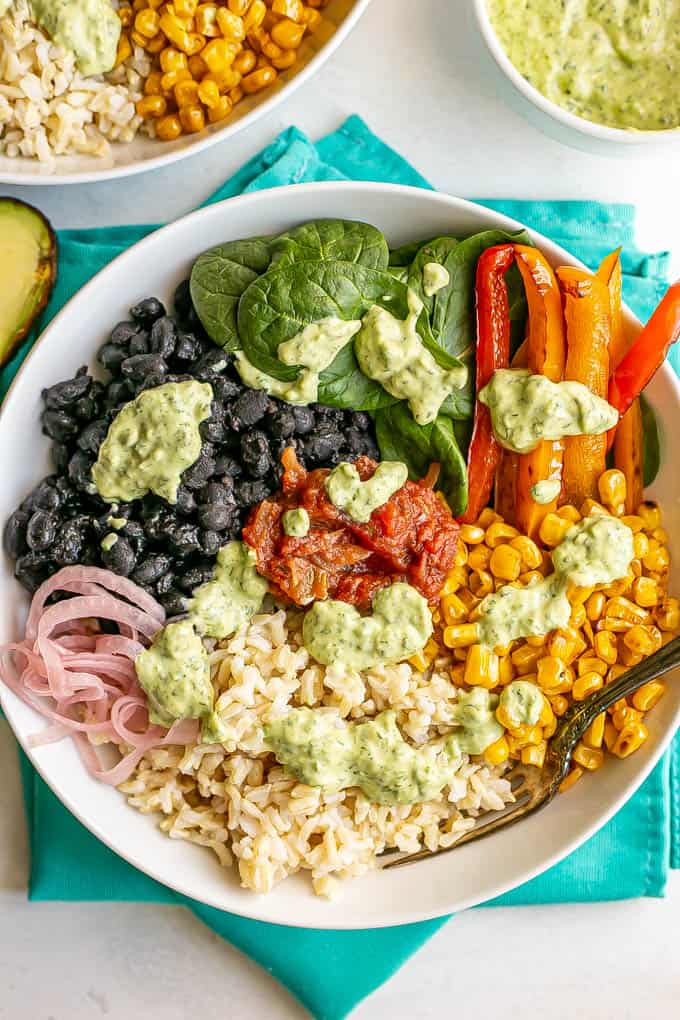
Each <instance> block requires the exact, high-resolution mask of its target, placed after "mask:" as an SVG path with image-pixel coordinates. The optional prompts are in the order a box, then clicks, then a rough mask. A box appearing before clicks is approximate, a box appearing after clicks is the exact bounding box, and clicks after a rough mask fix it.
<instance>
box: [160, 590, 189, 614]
mask: <svg viewBox="0 0 680 1020" xmlns="http://www.w3.org/2000/svg"><path fill="white" fill-rule="evenodd" d="M160 602H161V605H162V606H163V608H164V609H165V612H166V613H167V615H168V616H169V617H172V616H180V615H181V614H182V613H184V612H186V607H187V600H186V598H185V596H184V595H182V593H181V591H177V589H176V588H171V589H170V591H168V592H166V593H165V594H164V595H161V596H160Z"/></svg>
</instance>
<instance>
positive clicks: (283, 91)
mask: <svg viewBox="0 0 680 1020" xmlns="http://www.w3.org/2000/svg"><path fill="white" fill-rule="evenodd" d="M369 3H370V0H330V3H329V4H328V6H327V7H325V8H324V9H323V11H322V12H321V13H322V14H323V21H322V23H321V25H320V26H319V29H318V30H317V31H316V32H314V33H313V34H311V35H309V36H306V37H305V39H304V40H303V43H302V45H301V46H300V49H299V51H298V60H297V63H296V64H295V67H293V68H291V69H290V70H289V71H283V72H282V73H281V74H280V75H279V78H278V81H277V82H276V84H275V85H274V86H273V87H272V88H270V89H265V90H264V91H263V92H259V93H257V94H256V95H253V96H248V97H247V98H245V99H243V100H242V101H241V102H240V103H238V104H237V106H236V107H235V108H234V111H233V113H232V114H231V115H230V116H229V117H227V119H226V120H224V121H221V122H220V123H219V124H213V125H210V126H208V127H207V128H206V129H205V130H204V131H201V132H200V133H199V134H195V135H183V136H182V137H181V138H178V139H177V141H175V142H162V141H159V140H158V139H156V138H147V137H145V136H143V135H138V136H137V138H135V139H134V141H132V142H126V143H121V144H118V143H112V144H111V155H110V156H107V157H101V158H99V157H94V156H79V155H75V156H58V157H57V160H56V169H54V170H53V169H52V168H51V167H47V166H46V165H45V164H41V163H39V162H38V160H37V159H29V158H27V157H24V156H18V157H16V158H10V157H9V156H2V155H0V184H30V185H40V184H84V183H87V182H90V181H109V180H112V179H113V178H117V177H127V176H129V175H131V174H138V173H142V172H143V171H145V170H155V169H157V168H158V167H162V166H167V165H168V164H169V163H175V162H177V160H180V159H185V158H186V157H187V156H193V155H196V154H197V153H199V152H202V151H203V150H204V149H207V148H209V147H210V146H211V145H215V144H217V142H226V140H227V139H228V138H232V137H233V136H234V135H235V134H237V132H239V131H242V130H243V129H244V128H247V127H249V126H250V125H251V124H254V123H255V121H256V120H258V119H259V118H260V117H263V116H264V115H265V114H266V113H269V112H270V111H271V110H273V109H274V107H275V106H278V104H279V103H281V102H282V101H283V100H284V99H285V98H286V97H287V96H289V95H291V94H292V93H293V92H294V91H295V89H297V88H299V87H300V85H302V84H303V83H304V82H306V81H307V80H308V79H309V78H311V76H312V75H313V74H315V73H316V72H317V71H318V70H319V68H320V67H321V66H322V64H324V63H325V62H326V61H327V60H328V58H329V57H330V56H331V54H332V53H334V51H335V50H336V49H337V48H338V46H339V45H340V43H341V42H342V41H343V40H344V39H345V38H346V37H347V36H348V35H349V33H350V32H351V31H352V29H353V28H354V26H355V25H356V23H357V21H358V20H359V18H360V17H361V15H362V14H363V13H364V11H365V10H366V8H367V7H368V5H369Z"/></svg>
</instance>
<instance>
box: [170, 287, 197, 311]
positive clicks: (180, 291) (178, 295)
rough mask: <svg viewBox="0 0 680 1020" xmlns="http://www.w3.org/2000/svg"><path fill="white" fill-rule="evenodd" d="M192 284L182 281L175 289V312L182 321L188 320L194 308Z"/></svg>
mask: <svg viewBox="0 0 680 1020" xmlns="http://www.w3.org/2000/svg"><path fill="white" fill-rule="evenodd" d="M190 284H191V281H190V280H182V282H181V283H179V284H178V285H177V287H176V288H175V293H174V296H173V299H172V303H173V305H174V308H175V311H176V312H177V314H178V315H179V316H180V318H182V319H184V318H186V316H187V315H188V314H189V312H190V311H191V309H192V308H193V304H192V301H191V289H190Z"/></svg>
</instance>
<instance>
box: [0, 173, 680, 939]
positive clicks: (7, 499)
mask: <svg viewBox="0 0 680 1020" xmlns="http://www.w3.org/2000/svg"><path fill="white" fill-rule="evenodd" d="M327 216H330V217H336V216H337V217H351V218H354V219H359V220H366V221H368V222H370V223H374V224H376V225H377V226H379V227H380V228H381V229H382V230H383V231H384V232H385V234H386V236H387V238H388V240H389V241H390V243H391V244H393V245H396V244H402V243H403V242H405V241H409V240H415V239H418V238H422V237H433V236H435V235H437V234H442V233H453V234H457V235H459V236H462V235H467V234H471V233H473V232H476V231H479V230H485V229H489V228H493V227H500V228H504V229H506V230H514V229H518V227H519V224H517V223H516V222H514V221H512V220H509V219H507V218H506V217H504V216H500V215H499V214H498V213H495V212H492V211H490V210H488V209H484V208H482V207H481V206H478V205H474V204H472V203H470V202H464V201H462V200H460V199H456V198H450V197H448V196H446V195H439V194H435V193H433V192H430V191H424V190H419V189H416V188H405V187H398V186H390V185H383V184H361V183H329V184H306V185H298V186H296V187H288V188H277V189H276V190H272V191H262V192H258V193H256V194H252V195H247V196H245V197H242V198H235V199H231V200H230V201H227V202H223V203H221V204H218V205H213V206H210V207H208V208H206V209H202V210H200V211H199V212H196V213H193V214H192V215H191V216H187V217H186V218H185V219H182V220H179V221H178V222H176V223H173V224H171V225H170V226H168V227H165V228H164V229H162V230H159V231H158V232H157V233H155V234H152V235H151V236H150V237H148V238H146V239H145V240H143V241H141V242H140V243H139V244H137V245H135V246H134V247H133V248H131V249H130V250H129V251H128V252H126V253H125V254H123V255H121V256H120V257H119V258H117V259H116V260H115V261H114V262H113V263H111V265H109V266H107V268H106V269H104V270H102V272H101V273H99V274H98V276H96V277H95V278H94V279H93V280H92V281H91V282H90V283H89V284H87V286H85V287H84V288H83V289H82V290H81V291H80V292H79V293H78V294H77V295H76V297H74V298H73V299H72V300H71V301H70V302H69V304H68V305H67V306H66V307H65V308H64V309H63V311H62V312H61V313H60V314H59V315H58V316H57V317H56V318H55V319H54V321H53V322H52V323H51V325H50V326H49V327H48V328H47V329H46V330H45V332H44V334H43V336H42V337H41V339H40V341H39V343H38V344H37V345H36V346H35V347H34V349H33V351H32V352H31V354H30V356H29V358H28V359H27V361H26V363H25V364H24V366H23V368H22V370H21V372H20V373H19V375H18V377H17V379H16V381H15V382H14V385H13V386H12V388H11V390H10V393H9V395H8V397H7V399H6V401H5V403H4V405H3V408H2V411H1V412H0V464H2V477H3V482H2V486H0V522H4V520H5V519H6V517H7V515H8V514H9V513H10V512H11V511H12V510H13V509H14V507H15V506H16V505H17V504H18V503H19V502H20V500H22V499H23V498H24V496H25V495H26V493H27V492H28V491H29V490H30V489H31V488H32V487H33V486H34V485H35V483H36V481H37V480H38V479H39V478H40V477H42V475H43V474H45V473H47V471H48V470H49V467H48V441H47V440H46V439H45V437H44V436H43V435H42V434H41V431H40V421H39V415H40V403H41V402H40V391H41V389H42V388H43V387H45V386H48V385H50V384H51V383H54V382H56V381H57V380H60V379H64V378H66V377H68V376H69V375H70V374H72V373H73V372H74V371H75V370H76V369H77V368H78V367H79V366H80V365H82V364H84V363H85V362H90V363H92V362H93V354H94V352H95V350H96V349H97V347H98V346H99V345H100V344H101V343H102V342H103V340H104V339H105V337H106V336H107V334H108V332H109V331H110V329H111V327H112V325H113V324H114V323H116V322H117V321H119V320H120V319H122V318H125V316H126V314H127V309H128V308H129V306H130V305H132V304H134V303H135V302H136V301H137V300H139V299H140V298H142V297H146V296H148V295H149V294H157V295H158V296H159V297H161V298H164V299H170V298H171V296H172V293H173V289H174V287H175V286H176V285H177V284H178V283H179V282H180V280H182V279H183V278H185V277H186V276H187V274H188V272H189V269H190V267H191V265H192V262H193V260H194V259H195V257H196V256H197V255H198V254H199V253H200V252H201V251H203V250H204V249H205V248H208V247H210V246H212V245H215V244H218V243H219V242H222V241H225V240H227V239H235V238H241V237H248V236H252V235H261V234H272V233H277V232H278V231H281V230H284V229H286V228H288V227H290V226H292V225H294V224H296V223H300V222H303V221H305V220H308V219H312V218H315V217H327ZM534 236H535V239H536V242H537V243H538V245H539V246H540V247H541V249H542V250H543V251H544V252H545V253H546V255H547V256H548V258H549V259H550V260H551V262H553V263H554V264H571V265H578V264H579V263H578V262H576V260H575V259H574V258H572V257H571V256H570V255H569V254H568V253H567V252H566V251H563V250H562V249H561V248H558V247H557V245H555V244H553V243H552V242H551V241H548V240H547V239H545V238H542V237H540V236H538V235H534ZM625 320H626V324H627V327H628V329H630V330H631V331H633V330H636V329H637V328H639V323H638V322H637V320H636V319H635V318H634V316H633V315H632V313H631V312H629V311H626V313H625ZM649 396H650V398H651V400H652V401H653V403H654V406H655V407H656V410H657V412H658V415H659V421H660V424H661V429H662V432H663V434H664V435H671V434H672V431H673V430H675V431H676V432H677V430H678V427H679V425H680V389H679V387H678V384H677V382H676V380H675V377H674V376H673V374H672V372H671V369H670V368H668V367H664V368H663V369H662V370H661V371H660V372H659V373H658V374H657V376H656V377H655V379H654V381H653V383H652V385H651V387H650V390H649ZM653 494H654V496H655V497H656V498H658V499H660V500H661V503H662V506H663V509H664V524H665V526H666V528H667V529H668V531H669V533H670V535H671V547H672V552H673V554H674V574H673V583H674V586H675V589H676V591H677V590H678V588H680V569H678V566H679V565H680V472H678V471H677V470H674V468H673V465H672V463H671V461H670V460H669V459H667V458H664V460H663V464H662V469H661V472H660V475H659V477H658V479H657V481H656V483H655V485H654V490H653ZM26 606H27V599H26V596H25V593H24V592H23V591H22V590H21V588H20V587H19V585H18V584H17V582H16V581H15V580H14V577H13V575H12V567H11V564H10V563H9V562H8V560H7V559H4V560H3V561H2V562H1V563H0V643H2V642H3V641H7V640H10V639H14V638H16V637H17V636H18V635H19V634H20V633H21V632H22V626H23V621H24V619H25V616H26ZM0 698H1V700H2V707H3V709H4V711H5V713H6V715H7V718H8V720H9V722H10V725H11V726H12V728H13V730H14V732H15V733H16V735H17V737H18V739H19V741H20V743H21V745H22V746H23V747H24V749H25V750H26V751H27V753H28V755H29V757H30V759H31V761H32V762H33V764H34V765H35V767H36V768H37V769H38V771H39V772H40V774H41V775H42V777H43V778H44V779H45V780H46V782H47V783H48V784H49V785H50V787H51V788H52V789H53V790H54V792H55V793H56V794H57V796H58V797H59V798H60V799H61V800H62V801H63V803H64V804H65V805H66V807H68V808H69V809H70V810H71V811H72V812H73V814H74V815H76V817H77V818H79V819H80V821H81V822H82V823H83V824H84V825H86V826H87V828H89V829H90V830H91V831H92V832H93V833H94V834H95V835H97V836H98V837H99V838H100V839H101V840H102V841H103V842H104V843H106V844H107V845H108V846H109V847H111V848H112V849H113V850H115V852H116V853H118V854H120V855H121V856H122V857H124V858H125V859H126V860H128V861H130V863H132V864H134V865H136V866H137V867H138V868H140V869H141V870H142V871H144V872H146V873H147V874H149V875H151V876H152V877H153V878H155V879H157V880H158V881H159V882H162V883H164V884H165V885H167V886H170V887H171V888H173V889H176V890H178V891H179V892H181V893H185V894H186V895H188V896H191V897H193V898H194V899H196V900H200V901H202V902H204V903H207V904H210V905H211V906H214V907H218V908H221V909H223V910H228V911H231V912H233V913H236V914H242V915H244V916H247V917H254V918H258V919H260V920H264V921H272V922H277V923H279V924H285V925H295V926H304V927H313V928H369V927H381V926H386V925H393V924H402V923H405V922H411V921H418V920H422V919H424V918H430V917H437V916H440V915H442V914H445V913H448V912H450V911H457V910H461V909H463V908H464V907H470V906H473V905H474V904H477V903H481V902H483V901H485V900H488V899H491V898H492V897H495V896H498V895H499V894H501V893H503V892H505V891H507V890H508V889H512V888H514V887H515V886H518V885H520V884H521V883H522V882H525V881H527V880H528V879H530V878H532V877H533V876H535V875H537V874H539V873H540V872H542V871H544V870H545V869H546V868H548V867H550V865H552V864H555V863H556V862H557V861H559V860H560V859H561V858H562V857H565V856H566V855H567V854H568V853H569V852H570V851H572V850H574V849H575V848H576V847H577V846H578V845H579V844H580V843H583V841H584V840H586V839H587V838H588V837H589V836H590V835H591V834H592V833H593V832H595V831H596V830H597V829H598V828H599V827H600V826H602V825H603V824H604V823H605V822H606V821H607V820H608V819H609V818H611V816H612V815H613V814H614V813H615V811H617V810H618V809H619V808H620V807H621V806H622V804H623V803H624V801H625V800H626V799H627V798H628V797H630V796H631V795H632V794H633V793H634V792H635V790H636V789H637V788H638V786H639V785H640V783H641V782H642V780H643V779H644V778H645V777H646V776H647V774H648V773H649V772H650V770H651V769H652V768H653V766H654V765H655V764H656V762H657V761H658V759H659V757H660V756H661V754H662V752H663V751H664V749H665V748H666V746H667V745H668V743H669V741H670V739H671V737H672V735H673V733H674V731H675V728H676V725H677V723H678V720H679V719H680V685H679V684H669V687H668V692H667V694H666V696H665V697H664V698H663V699H662V701H661V702H660V703H659V705H658V706H657V707H656V708H655V709H654V710H653V712H652V713H651V714H650V717H649V727H650V732H651V737H650V739H649V741H648V742H647V743H646V744H645V745H644V746H643V747H642V748H641V750H640V751H638V753H637V754H635V755H633V756H632V757H630V758H628V759H626V760H625V761H614V760H612V761H611V762H608V763H607V765H606V766H605V767H604V768H603V769H602V770H601V771H599V772H598V774H597V776H594V777H593V778H592V779H589V780H588V781H584V782H582V783H579V784H578V785H577V786H576V787H574V789H573V790H572V791H571V792H569V793H568V794H565V795H563V796H561V797H559V798H558V799H557V800H556V801H555V802H554V803H553V804H551V805H550V806H549V807H548V808H546V809H545V811H543V812H540V813H539V814H538V815H536V816H534V817H532V818H529V819H528V820H526V821H525V822H523V823H522V824H521V825H518V826H515V827H511V828H510V829H508V830H507V831H506V832H503V833H500V834H498V835H497V836H493V837H491V838H489V839H486V840H483V841H482V842H480V843H478V844H472V845H471V846H469V847H462V848H461V849H459V850H456V851H455V852H453V853H451V854H444V855H442V856H440V857H436V858H433V859H432V860H428V861H424V862H422V863H419V864H415V865H412V866H409V867H405V868H401V869H396V870H393V871H387V872H374V873H371V874H369V875H366V876H364V877H362V878H360V879H357V880H353V881H349V882H347V883H344V885H343V891H342V895H341V896H340V898H339V899H338V900H337V901H334V902H331V903H328V902H326V901H324V900H320V899H317V898H316V897H315V896H314V895H313V894H312V892H311V888H310V885H309V882H308V880H307V879H305V878H303V877H300V876H295V877H293V878H290V879H287V880H286V881H284V882H283V883H281V885H279V886H278V887H277V888H276V889H275V890H274V892H273V893H271V894H270V895H269V896H255V895H253V893H250V892H246V891H245V890H243V889H241V888H240V887H239V885H238V880H237V876H236V874H235V873H233V872H232V871H225V870H223V869H222V868H220V867H219V865H218V863H217V860H216V859H215V857H214V856H213V855H212V853H211V852H210V851H207V850H203V849H200V848H199V847H196V846H194V845H191V844H188V843H183V842H181V841H177V840H171V839H168V838H167V836H164V835H162V834H161V832H160V831H159V830H158V828H157V825H156V823H155V822H154V820H153V819H152V818H150V817H148V816H145V815H142V814H139V813H138V812H137V811H134V810H133V809H132V808H130V807H128V805H127V804H126V802H125V800H124V798H123V797H122V796H121V794H119V793H118V792H117V791H116V790H114V789H111V788H110V787H107V786H103V785H102V784H100V783H98V782H96V781H95V780H94V779H92V778H90V776H89V775H88V774H87V773H86V772H85V769H84V768H83V766H82V764H81V763H80V760H79V758H78V755H77V753H76V750H75V748H74V747H73V745H72V744H71V742H70V741H68V740H65V741H62V742H60V743H57V744H52V745H49V746H46V747H42V748H39V749H37V750H29V749H28V745H27V740H28V738H29V736H30V735H31V734H32V733H35V732H36V730H38V729H40V728H41V727H42V725H43V722H42V720H41V719H40V718H39V717H38V716H37V715H36V714H35V713H34V712H33V710H32V709H29V708H28V707H27V706H26V705H24V704H23V703H22V702H20V701H18V700H17V699H16V697H14V696H13V695H12V694H10V692H9V691H8V690H7V689H6V688H3V687H2V685H0Z"/></svg>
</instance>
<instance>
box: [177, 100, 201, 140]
mask: <svg viewBox="0 0 680 1020" xmlns="http://www.w3.org/2000/svg"><path fill="white" fill-rule="evenodd" d="M179 119H180V122H181V124H182V127H183V128H184V130H185V131H186V133H187V134H195V133H196V132H197V131H202V130H203V128H204V127H205V113H204V112H203V107H202V106H198V105H196V106H182V107H181V108H180V111H179Z"/></svg>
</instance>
